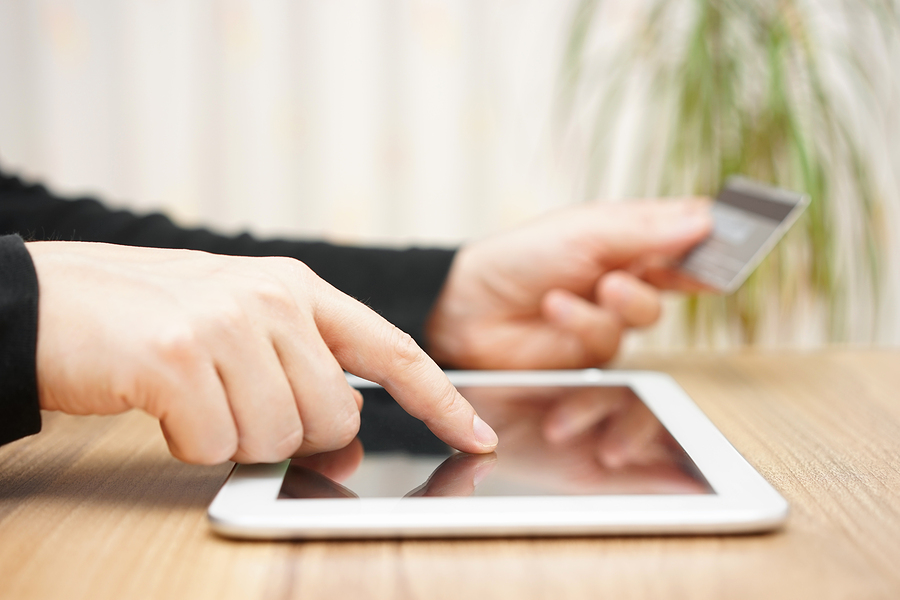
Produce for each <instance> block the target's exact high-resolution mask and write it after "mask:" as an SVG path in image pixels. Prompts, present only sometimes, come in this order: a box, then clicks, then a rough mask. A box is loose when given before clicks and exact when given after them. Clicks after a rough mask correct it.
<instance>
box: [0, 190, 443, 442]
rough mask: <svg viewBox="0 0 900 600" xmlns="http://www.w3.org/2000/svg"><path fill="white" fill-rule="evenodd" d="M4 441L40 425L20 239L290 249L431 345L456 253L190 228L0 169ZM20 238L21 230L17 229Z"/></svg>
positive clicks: (34, 295)
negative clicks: (429, 321)
mask: <svg viewBox="0 0 900 600" xmlns="http://www.w3.org/2000/svg"><path fill="white" fill-rule="evenodd" d="M0 236H3V237H0V444H5V443H7V442H10V441H12V440H15V439H18V438H21V437H24V436H26V435H30V434H33V433H37V431H39V430H40V412H39V409H38V395H37V371H36V364H35V349H36V343H37V327H38V320H37V316H38V312H37V305H38V280H37V277H36V276H35V271H34V266H33V264H32V263H31V257H30V256H29V254H28V252H27V250H26V249H25V246H24V243H23V241H22V238H24V239H25V240H26V241H36V240H77V241H92V242H108V243H113V244H125V245H130V246H148V247H154V248H186V249H191V250H204V251H206V252H213V253H216V254H230V255H241V256H289V257H293V258H296V259H298V260H301V261H303V262H304V263H306V264H307V265H308V266H309V267H310V268H311V269H313V271H315V272H316V273H317V274H318V275H319V276H320V277H322V278H323V279H324V280H325V281H327V282H329V283H331V284H332V285H333V286H335V287H336V288H338V289H339V290H341V291H343V292H345V293H347V294H349V295H351V296H353V297H355V298H358V299H359V300H362V301H363V302H365V303H366V304H368V305H369V306H370V307H372V308H373V309H375V310H376V311H378V312H379V313H381V314H382V315H383V316H384V317H385V318H386V319H388V320H389V321H391V322H392V323H394V324H395V325H397V326H398V327H400V328H401V329H403V330H404V331H406V332H407V333H409V334H411V335H412V336H413V337H414V338H415V339H416V340H417V341H418V342H419V344H420V345H424V340H423V333H422V328H423V325H424V322H425V318H426V316H427V315H428V312H429V311H430V310H431V306H432V304H433V303H434V300H435V298H436V297H437V295H438V293H439V292H440V289H441V286H442V285H443V282H444V279H445V278H446V276H447V272H448V271H449V269H450V263H451V262H452V261H453V256H454V252H453V251H451V250H434V249H419V248H412V249H408V250H389V249H383V248H360V247H347V246H335V245H332V244H328V243H324V242H302V241H290V240H268V241H264V240H257V239H255V238H253V237H252V236H250V235H248V234H242V235H238V236H223V235H219V234H216V233H213V232H211V231H208V230H206V229H185V228H182V227H179V226H177V225H175V224H174V223H173V222H172V221H171V220H169V219H168V218H167V217H165V216H163V215H160V214H151V215H144V216H139V215H135V214H133V213H131V212H128V211H124V210H110V209H109V208H107V207H105V206H103V205H102V204H100V203H99V202H97V201H96V200H93V199H90V198H79V199H74V200H67V199H63V198H58V197H56V196H54V195H53V194H51V193H50V192H49V191H48V190H47V189H46V188H44V187H43V186H40V185H30V184H26V183H24V182H22V181H21V180H20V179H18V178H16V177H11V176H8V175H4V174H3V173H0ZM19 236H21V237H19Z"/></svg>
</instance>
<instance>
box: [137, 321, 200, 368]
mask: <svg viewBox="0 0 900 600" xmlns="http://www.w3.org/2000/svg"><path fill="white" fill-rule="evenodd" d="M150 346H151V348H152V351H153V353H154V354H155V355H156V356H157V357H158V358H159V359H161V360H162V362H163V363H164V364H166V365H169V366H175V367H177V368H179V369H184V370H190V369H192V368H193V367H194V366H196V365H197V364H198V363H199V362H200V359H201V357H202V351H201V347H202V346H201V343H200V340H199V335H198V333H197V330H196V328H194V327H192V326H191V325H189V324H186V323H182V324H171V325H169V326H168V327H165V328H161V329H159V330H157V331H156V333H155V335H154V337H153V339H152V340H151V341H150Z"/></svg>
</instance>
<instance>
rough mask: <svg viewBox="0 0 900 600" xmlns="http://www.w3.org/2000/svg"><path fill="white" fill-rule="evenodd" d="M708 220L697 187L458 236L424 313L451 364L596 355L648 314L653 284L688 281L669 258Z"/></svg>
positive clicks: (650, 317) (588, 359)
mask: <svg viewBox="0 0 900 600" xmlns="http://www.w3.org/2000/svg"><path fill="white" fill-rule="evenodd" d="M711 228H712V218H711V216H710V214H709V208H708V203H707V202H706V201H704V200H701V199H691V200H669V201H643V202H631V203H627V204H591V205H579V206H576V207H571V208H568V209H565V210H562V211H559V212H558V213H556V214H553V215H548V216H546V217H543V218H542V219H541V220H540V221H537V222H535V223H532V224H531V225H528V226H525V227H522V228H520V229H518V230H514V231H511V232H508V233H505V234H500V235H497V236H494V237H490V238H487V239H485V240H482V241H478V242H474V243H472V244H470V245H467V246H464V247H463V248H462V249H461V250H460V251H459V253H458V254H457V256H456V259H455V260H454V262H453V266H452V267H451V269H450V274H449V276H448V279H447V282H446V284H445V286H444V289H443V291H442V292H441V295H440V297H439V298H438V300H437V302H436V303H435V307H434V309H433V311H432V313H431V316H430V318H429V321H428V323H427V328H426V333H427V336H428V350H429V352H430V353H431V355H432V356H433V357H434V358H435V360H437V361H438V362H440V363H442V364H444V365H446V366H450V367H455V368H473V369H557V368H577V367H588V366H595V365H598V364H601V363H603V362H605V361H607V360H609V359H610V358H612V356H613V355H614V354H615V352H616V350H617V349H618V346H619V342H620V339H621V336H622V334H623V332H624V331H625V330H626V328H628V327H645V326H647V325H650V324H652V323H654V322H656V320H657V319H658V318H659V314H660V296H659V291H658V288H659V287H664V288H677V289H693V288H692V286H691V284H690V283H688V282H686V281H683V280H681V279H680V278H678V277H677V275H676V274H675V273H674V272H673V271H671V270H670V269H668V266H669V264H670V263H671V262H672V261H673V260H674V259H676V258H678V257H679V256H681V255H683V254H684V253H685V252H686V251H687V250H689V249H690V248H691V247H692V246H694V245H695V244H697V243H698V242H700V241H701V240H702V239H703V238H704V237H706V236H707V235H708V234H709V232H710V230H711Z"/></svg>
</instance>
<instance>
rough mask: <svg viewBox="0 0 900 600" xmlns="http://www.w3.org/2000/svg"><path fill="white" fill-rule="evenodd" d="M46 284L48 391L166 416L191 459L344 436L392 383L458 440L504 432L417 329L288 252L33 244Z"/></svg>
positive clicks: (42, 328) (58, 405)
mask: <svg viewBox="0 0 900 600" xmlns="http://www.w3.org/2000/svg"><path fill="white" fill-rule="evenodd" d="M28 249H29V251H30V253H31V256H32V259H33V260H34V264H35V268H36V270H37V275H38V281H39V285H40V300H39V315H38V323H39V327H38V346H37V374H38V390H39V395H40V402H41V407H42V408H44V409H47V410H60V411H64V412H67V413H73V414H111V413H118V412H122V411H126V410H128V409H131V408H139V409H142V410H145V411H146V412H148V413H150V414H151V415H153V416H155V417H157V418H158V419H159V421H160V425H161V427H162V430H163V433H164V435H165V437H166V440H167V442H168V444H169V449H170V450H171V452H172V454H174V455H175V456H176V457H178V458H180V459H182V460H185V461H187V462H196V463H219V462H222V461H225V460H227V459H229V458H231V459H232V460H235V461H239V462H274V461H278V460H282V459H284V458H287V457H289V456H292V455H294V454H298V453H299V454H312V453H316V452H323V451H327V450H333V449H336V448H341V447H343V446H346V445H347V443H348V442H350V440H352V439H353V437H354V435H355V434H356V432H357V430H358V428H359V411H360V408H361V406H362V396H361V395H360V394H359V393H358V392H356V391H355V390H353V389H352V388H350V386H349V385H347V382H346V380H345V377H344V373H343V371H342V368H343V369H346V370H348V371H350V372H352V373H354V374H356V375H359V376H360V377H364V378H366V379H370V380H373V381H376V382H378V383H380V384H382V385H383V386H384V387H385V388H386V389H387V390H388V391H389V392H390V393H391V395H393V396H394V398H396V399H397V401H398V402H399V403H400V404H401V405H402V406H403V407H404V408H405V409H406V410H407V411H408V412H409V413H410V414H412V415H413V416H415V417H417V418H419V419H422V420H423V421H424V422H425V423H426V424H427V425H428V427H429V428H430V429H431V430H432V431H433V432H434V433H435V434H436V435H437V436H438V437H440V438H441V439H442V440H444V441H445V442H447V443H448V444H450V445H451V446H454V447H456V448H458V449H460V450H464V451H466V452H473V453H485V452H491V451H492V450H493V449H494V447H495V446H496V443H497V437H496V434H494V432H493V431H492V430H491V429H490V427H488V426H487V425H486V424H484V422H483V421H481V420H480V419H479V418H478V417H477V416H476V415H475V411H474V410H473V409H472V407H471V406H470V405H469V403H468V402H467V401H466V400H465V399H464V398H463V397H462V396H461V395H460V394H459V393H458V392H457V391H456V389H455V388H454V387H453V386H452V385H451V384H450V382H449V381H448V380H447V378H446V377H445V376H444V374H443V373H442V372H441V371H440V369H439V368H438V366H437V365H436V364H435V363H434V362H433V361H432V360H431V359H430V358H429V357H428V356H427V355H426V354H425V353H424V352H423V351H422V350H421V349H419V348H418V346H416V344H415V343H414V342H413V341H412V338H410V337H409V336H408V335H406V334H404V333H403V332H401V331H400V330H398V329H397V328H396V327H394V326H392V325H391V324H389V323H388V322H387V321H385V320H384V319H382V318H381V317H379V316H378V315H376V314H375V313H374V312H372V311H371V310H369V309H368V308H366V307H365V306H363V305H362V304H360V303H359V302H357V301H355V300H353V299H352V298H350V297H348V296H346V295H344V294H342V293H340V292H338V291H337V290H335V289H334V288H332V287H331V286H329V285H328V284H327V283H325V282H323V281H322V280H321V279H319V278H318V277H317V276H316V275H315V274H314V273H313V272H312V271H311V270H309V269H308V268H307V267H306V266H305V265H303V264H302V263H300V262H298V261H295V260H292V259H287V258H242V257H229V256H217V255H213V254H206V253H202V252H193V251H187V250H159V249H148V248H130V247H124V246H113V245H108V244H89V243H79V242H38V243H30V244H28Z"/></svg>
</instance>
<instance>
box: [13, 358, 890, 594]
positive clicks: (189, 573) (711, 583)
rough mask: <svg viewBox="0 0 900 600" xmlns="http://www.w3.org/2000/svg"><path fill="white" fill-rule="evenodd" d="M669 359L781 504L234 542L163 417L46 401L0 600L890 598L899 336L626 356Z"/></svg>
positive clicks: (25, 455) (215, 477)
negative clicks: (503, 534)
mask: <svg viewBox="0 0 900 600" xmlns="http://www.w3.org/2000/svg"><path fill="white" fill-rule="evenodd" d="M619 366H624V367H628V368H642V369H643V368H648V369H657V370H661V371H666V372H668V373H671V374H672V375H673V376H674V377H675V378H676V379H677V380H678V381H679V382H680V383H681V385H682V386H683V387H684V388H685V389H686V390H687V391H688V393H689V394H690V395H691V396H692V397H693V398H694V399H695V400H696V401H697V403H698V404H699V405H700V407H701V408H703V409H704V410H705V411H706V413H707V414H708V415H709V416H710V418H711V419H712V420H713V421H714V422H715V423H716V424H717V425H718V426H719V427H720V428H721V430H722V431H723V432H724V433H725V435H726V436H727V437H728V438H729V439H730V440H731V441H732V443H733V444H734V445H735V446H736V447H737V448H738V450H740V451H741V452H742V453H743V454H744V456H746V457H747V459H748V460H749V461H750V462H751V463H752V464H753V465H754V466H756V468H758V469H759V470H760V471H761V472H762V474H763V475H764V476H765V477H766V478H767V479H768V480H769V481H771V482H772V483H773V484H774V485H775V487H776V488H778V489H779V490H780V491H781V492H782V493H783V494H784V496H785V497H786V498H787V499H788V500H789V501H790V503H791V505H792V514H791V517H790V519H789V521H788V524H787V527H786V528H785V529H784V530H782V531H780V532H778V533H774V534H767V535H753V536H734V537H671V538H653V537H648V538H606V539H604V538H597V539H591V538H578V539H510V540H471V541H439V540H437V541H407V542H403V541H372V542H315V543H289V542H278V543H268V542H236V541H230V540H226V539H222V538H219V537H217V536H216V535H214V534H213V533H211V532H210V530H209V527H208V526H207V523H206V513H205V511H206V507H207V505H208V504H209V502H210V500H211V499H212V497H213V495H214V494H215V493H216V491H217V490H218V488H219V486H220V485H221V484H222V481H223V480H224V479H225V476H226V475H227V473H228V471H229V469H230V467H229V466H227V465H223V466H219V467H211V468H210V467H196V466H188V465H183V464H180V463H178V462H177V461H175V460H174V459H172V458H170V457H169V456H168V455H167V453H166V449H165V444H164V443H163V440H162V437H161V435H160V434H159V431H158V428H157V426H156V423H155V422H154V421H153V420H152V419H150V418H148V417H146V416H144V415H142V414H139V413H129V414H125V415H121V416H118V417H103V418H100V417H68V416H63V415H57V414H47V415H45V420H44V429H45V431H44V432H43V433H42V434H40V435H38V436H35V437H32V438H30V439H27V440H21V441H19V442H16V443H14V444H11V445H8V446H5V447H3V448H2V449H0V598H4V599H6V598H91V599H93V600H103V599H107V598H109V599H113V598H115V599H126V598H216V599H224V598H242V599H248V598H251V599H252V598H294V597H296V598H353V599H362V598H428V599H435V600H438V599H441V598H517V599H519V598H524V599H528V598H548V599H549V598H569V597H572V598H601V597H609V598H690V599H701V598H777V597H783V598H816V599H823V598H854V599H855V598H900V393H898V391H900V352H890V351H883V352H854V351H833V352H827V353H819V354H805V355H801V354H762V353H747V354H734V355H728V356H712V355H696V354H693V355H683V356H681V357H647V356H644V357H634V358H630V359H627V360H625V361H622V362H621V363H620V364H619Z"/></svg>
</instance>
